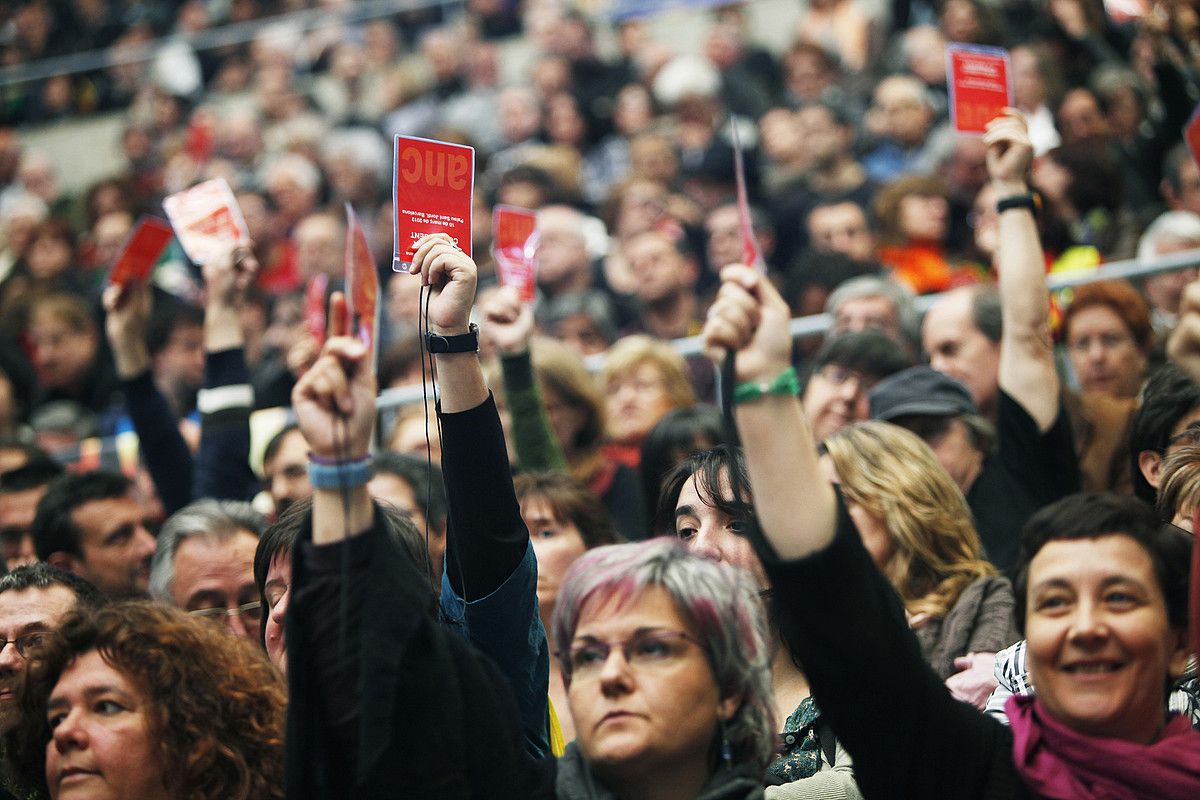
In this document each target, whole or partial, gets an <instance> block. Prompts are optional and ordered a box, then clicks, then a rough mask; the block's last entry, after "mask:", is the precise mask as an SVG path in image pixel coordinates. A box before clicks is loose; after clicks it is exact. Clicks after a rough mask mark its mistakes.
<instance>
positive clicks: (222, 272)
mask: <svg viewBox="0 0 1200 800" xmlns="http://www.w3.org/2000/svg"><path fill="white" fill-rule="evenodd" d="M202 270H203V275H204V288H205V301H206V305H207V306H208V307H209V308H212V307H213V306H214V305H221V306H226V307H230V308H233V307H236V306H237V304H238V302H239V300H240V298H241V295H242V294H244V293H245V291H246V289H247V288H248V287H249V286H250V284H251V283H253V282H254V277H255V275H257V274H258V259H256V258H255V257H254V253H253V251H251V250H250V248H249V247H244V246H239V247H233V248H230V249H229V250H228V251H227V252H225V253H222V254H221V255H219V256H217V257H216V258H210V259H209V260H208V261H207V262H205V264H204V266H203V268H202Z"/></svg>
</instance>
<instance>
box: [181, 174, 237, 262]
mask: <svg viewBox="0 0 1200 800" xmlns="http://www.w3.org/2000/svg"><path fill="white" fill-rule="evenodd" d="M163 210H165V211H166V212H167V219H169V220H171V225H172V226H173V227H174V228H175V235H176V236H178V237H179V243H180V244H181V245H183V249H184V252H186V253H187V256H188V258H190V259H191V260H192V261H194V262H195V263H197V264H204V263H206V262H207V261H208V260H209V259H211V258H214V257H215V256H218V255H220V254H221V253H223V252H225V251H227V250H229V249H230V247H231V246H233V245H239V244H248V243H249V242H250V232H249V230H247V228H246V220H245V219H244V218H243V217H242V210H241V209H240V208H238V204H237V200H236V199H235V198H234V196H233V191H232V190H231V189H230V188H229V184H228V183H226V182H225V179H224V178H217V179H216V180H211V181H205V182H204V183H199V184H196V185H195V186H193V187H192V188H190V189H185V190H183V191H182V192H176V193H175V194H173V195H171V196H170V197H168V198H166V199H165V200H163Z"/></svg>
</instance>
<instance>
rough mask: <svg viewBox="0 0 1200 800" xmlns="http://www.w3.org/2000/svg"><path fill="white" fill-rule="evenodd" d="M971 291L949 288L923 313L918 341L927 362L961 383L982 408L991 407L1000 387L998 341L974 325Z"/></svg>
mask: <svg viewBox="0 0 1200 800" xmlns="http://www.w3.org/2000/svg"><path fill="white" fill-rule="evenodd" d="M971 302H972V300H971V294H970V293H969V292H964V291H956V292H951V293H950V294H949V295H947V296H946V297H944V298H943V299H942V300H940V301H938V303H937V304H936V305H934V307H933V308H931V309H929V313H928V314H926V315H925V323H924V324H923V325H922V326H921V344H922V346H923V347H924V348H925V352H926V353H928V354H929V366H931V367H933V368H934V369H936V370H937V371H938V372H942V373H945V374H946V375H949V376H950V377H951V378H954V379H955V380H956V381H958V382H960V383H962V384H963V385H964V386H966V387H967V389H968V390H969V391H970V392H971V396H972V397H973V398H975V404H976V405H977V406H979V407H980V408H981V409H989V408H991V407H992V406H993V405H994V404H995V401H996V393H997V392H998V391H999V388H998V385H999V373H1000V345H999V344H998V343H996V342H993V341H992V340H991V339H989V338H988V337H986V336H984V335H983V332H982V331H980V330H979V329H978V328H976V327H975V322H974V318H973V316H972V314H971Z"/></svg>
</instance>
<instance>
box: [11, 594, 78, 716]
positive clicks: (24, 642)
mask: <svg viewBox="0 0 1200 800" xmlns="http://www.w3.org/2000/svg"><path fill="white" fill-rule="evenodd" d="M74 607H75V593H74V592H72V591H71V590H70V589H68V588H67V587H66V586H62V585H60V584H55V585H53V586H49V587H45V588H41V587H31V588H28V589H10V590H8V591H7V592H0V637H2V638H3V639H4V640H5V642H6V644H5V645H4V649H3V650H0V732H2V733H8V732H9V731H11V730H12V729H13V728H15V727H17V725H19V724H20V722H21V708H20V698H21V689H22V687H23V686H24V684H25V667H26V664H27V660H26V659H27V658H28V656H30V655H33V654H34V653H35V651H36V650H37V649H38V645H37V640H36V637H35V636H32V635H31V634H38V633H48V632H50V631H53V630H55V629H56V628H57V627H58V626H59V623H61V622H62V620H63V617H65V616H66V615H67V612H69V611H70V610H71V609H73V608H74ZM23 637H29V638H27V639H26V638H23ZM18 641H20V642H21V647H22V648H23V649H24V650H25V655H22V654H21V653H20V651H19V650H18V649H17V642H18Z"/></svg>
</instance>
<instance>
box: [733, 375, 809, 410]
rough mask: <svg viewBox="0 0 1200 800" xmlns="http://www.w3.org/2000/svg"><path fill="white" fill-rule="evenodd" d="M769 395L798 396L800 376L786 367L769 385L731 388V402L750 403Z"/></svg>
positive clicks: (754, 384) (757, 384)
mask: <svg viewBox="0 0 1200 800" xmlns="http://www.w3.org/2000/svg"><path fill="white" fill-rule="evenodd" d="M769 394H778V395H789V396H791V397H795V396H796V395H798V394H800V376H798V375H797V374H796V368H795V367H788V368H787V369H785V370H784V371H783V372H781V373H779V377H777V378H776V379H775V380H773V381H771V382H770V383H739V384H738V385H737V386H735V387H734V388H733V402H734V404H735V405H736V404H737V403H750V402H753V401H755V400H758V399H760V398H762V397H766V396H767V395H769Z"/></svg>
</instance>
